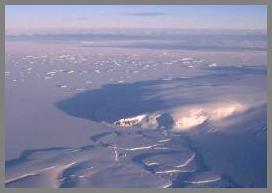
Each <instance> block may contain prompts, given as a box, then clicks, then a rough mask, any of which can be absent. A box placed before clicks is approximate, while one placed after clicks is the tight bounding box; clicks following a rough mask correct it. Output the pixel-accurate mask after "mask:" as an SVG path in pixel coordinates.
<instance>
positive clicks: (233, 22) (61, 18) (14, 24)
mask: <svg viewBox="0 0 272 193" xmlns="http://www.w3.org/2000/svg"><path fill="white" fill-rule="evenodd" d="M107 27H109V28H112V27H118V28H119V27H121V28H122V27H125V28H187V29H188V28H189V29H192V28H193V29H196V28H208V29H266V27H267V8H266V6H265V5H171V6H169V5H87V6H86V5H84V6H82V5H81V6H74V5H54V6H53V5H40V6H36V5H35V6H33V5H31V6H30V5H16V6H15V5H8V6H6V30H7V31H8V30H20V29H30V30H32V29H44V28H107Z"/></svg>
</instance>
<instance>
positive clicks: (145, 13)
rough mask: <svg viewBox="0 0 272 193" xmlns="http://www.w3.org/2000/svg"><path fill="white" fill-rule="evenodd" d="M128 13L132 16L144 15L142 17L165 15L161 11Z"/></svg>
mask: <svg viewBox="0 0 272 193" xmlns="http://www.w3.org/2000/svg"><path fill="white" fill-rule="evenodd" d="M129 15H133V16H144V17H152V16H160V15H167V14H166V13H163V12H153V13H152V12H139V13H130V14H129Z"/></svg>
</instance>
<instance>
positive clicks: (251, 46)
mask: <svg viewBox="0 0 272 193" xmlns="http://www.w3.org/2000/svg"><path fill="white" fill-rule="evenodd" d="M266 46H267V43H266V34H264V33H260V32H258V33H257V32H235V33H234V32H228V33H222V32H218V33H208V32H205V33H203V32H201V33H189V32H186V33H181V32H179V31H175V33H173V32H172V31H171V30H170V31H166V32H160V31H156V30H155V31H151V32H148V33H147V32H146V31H145V32H141V31H140V32H138V31H136V32H133V33H132V32H131V31H128V32H127V31H125V32H114V33H105V32H104V33H101V32H97V31H95V32H86V33H75V32H73V33H66V34H65V33H64V34H60V33H52V34H30V35H18V34H16V35H14V34H13V35H6V43H5V48H6V55H5V60H6V66H5V144H6V146H5V150H6V151H5V152H6V153H5V169H6V179H5V185H6V187H55V188H62V187H71V188H72V187H73V188H76V187H100V188H114V187H116V188H126V187H143V188H155V187H159V188H171V187H174V188H185V187H195V188H198V187H220V188H229V187H242V188H247V187H266V186H267V183H266V182H267V157H266V156H267V98H266V95H267V60H266V56H267V49H266Z"/></svg>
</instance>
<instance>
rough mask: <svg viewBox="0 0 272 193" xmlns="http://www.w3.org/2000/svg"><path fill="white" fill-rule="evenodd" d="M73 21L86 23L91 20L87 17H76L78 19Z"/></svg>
mask: <svg viewBox="0 0 272 193" xmlns="http://www.w3.org/2000/svg"><path fill="white" fill-rule="evenodd" d="M72 20H79V21H86V20H89V18H87V17H76V18H72Z"/></svg>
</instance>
